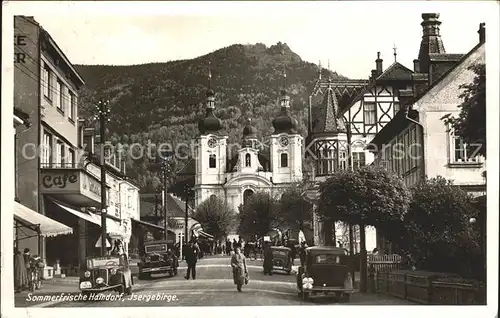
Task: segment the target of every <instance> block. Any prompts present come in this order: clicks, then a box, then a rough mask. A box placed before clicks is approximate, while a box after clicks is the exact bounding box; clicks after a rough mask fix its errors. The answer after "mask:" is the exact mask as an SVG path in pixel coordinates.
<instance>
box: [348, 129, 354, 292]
mask: <svg viewBox="0 0 500 318" xmlns="http://www.w3.org/2000/svg"><path fill="white" fill-rule="evenodd" d="M346 127H347V151H348V154H347V168H348V169H350V170H354V165H353V164H352V149H351V143H352V140H351V139H352V135H351V123H350V122H347V123H346ZM349 206H350V200H347V209H348V210H349ZM348 226H349V254H350V255H351V258H354V235H353V227H352V224H348ZM351 279H352V285H353V286H354V284H355V283H356V277H355V271H354V267H353V266H351Z"/></svg>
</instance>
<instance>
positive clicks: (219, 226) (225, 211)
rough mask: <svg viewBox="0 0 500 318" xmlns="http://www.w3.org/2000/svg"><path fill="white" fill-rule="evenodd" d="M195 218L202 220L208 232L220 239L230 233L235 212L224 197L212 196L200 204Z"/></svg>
mask: <svg viewBox="0 0 500 318" xmlns="http://www.w3.org/2000/svg"><path fill="white" fill-rule="evenodd" d="M193 218H194V219H195V220H196V221H198V222H200V224H201V226H202V227H203V229H204V230H205V231H206V232H208V233H210V234H212V235H213V236H214V238H215V239H216V240H219V239H222V238H224V237H226V236H227V235H228V234H229V231H230V229H231V227H232V226H233V224H234V221H235V213H234V211H233V210H232V209H231V208H230V207H229V206H228V205H227V204H226V202H224V201H223V200H222V199H220V198H218V197H215V196H212V197H210V198H208V199H206V200H205V201H203V202H201V203H200V204H199V205H198V207H197V208H196V211H195V212H194V215H193Z"/></svg>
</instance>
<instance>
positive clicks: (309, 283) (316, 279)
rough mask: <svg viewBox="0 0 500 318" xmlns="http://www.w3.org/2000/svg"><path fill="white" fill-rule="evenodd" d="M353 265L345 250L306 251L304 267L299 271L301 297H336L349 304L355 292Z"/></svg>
mask: <svg viewBox="0 0 500 318" xmlns="http://www.w3.org/2000/svg"><path fill="white" fill-rule="evenodd" d="M350 266H351V262H350V259H349V256H348V252H347V250H346V249H344V248H339V247H329V246H314V247H309V248H307V249H306V261H305V266H300V267H299V269H298V272H297V289H298V291H299V297H301V298H302V299H304V300H306V299H308V298H310V297H332V296H333V297H335V298H337V299H338V300H340V301H343V302H348V301H349V298H350V294H351V293H352V292H353V291H354V290H353V285H352V278H351V274H350V272H351V268H350Z"/></svg>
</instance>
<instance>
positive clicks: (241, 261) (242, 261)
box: [231, 247, 249, 292]
mask: <svg viewBox="0 0 500 318" xmlns="http://www.w3.org/2000/svg"><path fill="white" fill-rule="evenodd" d="M231 267H232V268H233V280H234V284H235V285H236V289H237V290H238V291H239V292H241V287H242V286H243V284H248V278H249V277H248V270H247V261H246V258H245V256H244V255H243V254H242V253H241V248H239V247H237V248H236V249H235V253H234V255H233V256H232V257H231Z"/></svg>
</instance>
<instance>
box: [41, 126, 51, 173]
mask: <svg viewBox="0 0 500 318" xmlns="http://www.w3.org/2000/svg"><path fill="white" fill-rule="evenodd" d="M42 143H43V144H42V162H41V163H42V166H45V167H48V166H50V164H51V163H52V135H51V134H48V133H44V134H43V142H42Z"/></svg>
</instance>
